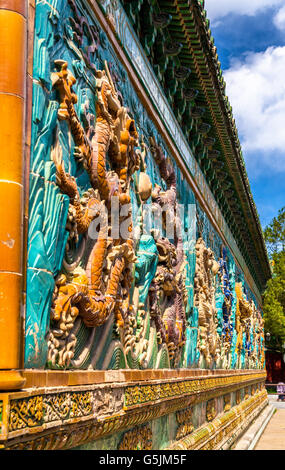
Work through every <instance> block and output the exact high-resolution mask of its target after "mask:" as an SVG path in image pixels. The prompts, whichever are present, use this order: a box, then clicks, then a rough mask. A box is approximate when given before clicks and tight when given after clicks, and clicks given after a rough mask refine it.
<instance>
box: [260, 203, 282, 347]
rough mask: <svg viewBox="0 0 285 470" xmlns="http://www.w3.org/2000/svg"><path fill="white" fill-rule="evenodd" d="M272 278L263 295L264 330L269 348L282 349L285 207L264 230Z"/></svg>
mask: <svg viewBox="0 0 285 470" xmlns="http://www.w3.org/2000/svg"><path fill="white" fill-rule="evenodd" d="M264 238H265V242H266V246H267V249H268V254H269V257H270V259H271V263H272V268H273V276H272V279H270V281H268V284H267V289H266V291H265V294H264V303H263V309H264V328H265V333H270V335H271V340H270V346H273V347H275V348H277V349H282V346H283V344H284V343H285V207H283V208H282V209H280V210H279V211H278V216H277V217H274V219H273V220H272V222H271V223H270V224H269V225H268V226H267V227H266V228H265V230H264Z"/></svg>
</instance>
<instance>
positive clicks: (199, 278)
mask: <svg viewBox="0 0 285 470" xmlns="http://www.w3.org/2000/svg"><path fill="white" fill-rule="evenodd" d="M218 271H219V264H218V263H217V261H216V260H215V257H214V253H213V251H212V250H211V249H210V248H207V247H206V245H205V242H204V240H203V239H202V238H199V239H198V240H197V243H196V269H195V278H194V306H195V307H197V309H198V314H199V320H198V326H199V340H198V348H199V351H200V353H201V354H202V357H203V358H204V360H205V362H206V364H207V366H210V365H211V364H212V362H213V361H218V359H219V356H220V352H221V344H220V337H219V335H218V333H217V325H218V322H217V309H216V304H215V286H214V279H215V276H216V274H218ZM200 361H201V357H200Z"/></svg>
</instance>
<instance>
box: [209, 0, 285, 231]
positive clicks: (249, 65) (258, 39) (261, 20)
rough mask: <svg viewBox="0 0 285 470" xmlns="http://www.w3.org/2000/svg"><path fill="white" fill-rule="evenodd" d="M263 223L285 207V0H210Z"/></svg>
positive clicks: (215, 34)
mask: <svg viewBox="0 0 285 470" xmlns="http://www.w3.org/2000/svg"><path fill="white" fill-rule="evenodd" d="M205 8H206V10H207V12H208V18H209V20H210V28H211V31H212V35H213V37H214V39H215V45H216V47H217V49H218V55H219V60H220V62H221V66H222V70H223V74H224V78H225V81H226V83H227V88H226V93H227V95H228V97H229V99H230V103H231V105H232V107H233V115H234V118H235V120H236V124H237V128H238V133H239V138H240V141H241V145H242V149H243V156H244V159H245V162H246V168H247V172H248V177H249V181H250V186H251V190H252V193H253V197H254V200H255V203H256V206H257V210H258V213H259V216H260V221H261V225H262V226H263V227H264V226H265V225H266V224H268V223H270V221H271V220H272V218H273V217H274V216H276V215H277V213H278V209H280V208H281V207H283V206H285V0H205Z"/></svg>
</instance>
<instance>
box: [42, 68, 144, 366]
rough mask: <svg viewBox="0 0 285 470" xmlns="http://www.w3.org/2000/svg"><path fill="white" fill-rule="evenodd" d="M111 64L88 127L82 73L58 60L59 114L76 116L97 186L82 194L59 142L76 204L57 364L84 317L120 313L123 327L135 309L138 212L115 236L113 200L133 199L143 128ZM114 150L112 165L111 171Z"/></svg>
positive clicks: (55, 326) (54, 353)
mask: <svg viewBox="0 0 285 470" xmlns="http://www.w3.org/2000/svg"><path fill="white" fill-rule="evenodd" d="M105 65H106V71H100V70H98V71H96V81H97V82H96V83H97V90H98V95H97V99H96V121H95V127H92V126H91V125H90V126H88V127H87V130H86V131H85V129H84V128H83V126H82V125H81V122H80V120H79V118H78V116H77V114H76V111H75V107H74V104H75V103H76V102H77V97H76V94H75V93H74V92H73V91H72V87H73V85H74V84H75V83H76V79H75V78H74V77H73V75H72V74H71V72H70V71H69V70H68V68H67V66H68V64H67V62H64V61H61V60H57V61H55V66H56V68H57V71H56V72H54V73H53V74H52V82H53V86H54V88H55V89H56V90H57V91H58V96H59V101H60V106H59V110H58V119H59V120H66V121H67V122H68V124H69V129H70V133H71V135H72V137H73V140H74V143H75V151H74V156H75V157H76V158H77V160H78V161H79V162H81V163H82V164H83V166H84V168H85V169H86V170H87V172H88V174H89V177H90V182H91V188H90V189H89V190H88V191H87V192H86V193H85V194H83V197H82V198H81V199H80V194H79V190H78V187H77V183H76V180H75V178H74V177H73V176H71V175H70V174H68V173H67V172H66V171H65V168H64V163H63V161H62V158H61V150H60V145H59V143H58V141H57V142H56V145H55V147H54V150H53V152H52V159H53V161H54V163H55V166H56V178H57V184H58V186H59V187H60V189H61V191H62V192H63V193H64V194H66V195H68V196H69V200H70V208H69V220H68V221H67V226H66V228H67V230H68V231H69V239H68V242H67V247H66V255H65V260H64V262H63V272H61V273H60V275H59V276H58V277H57V279H56V285H55V290H54V297H53V303H52V308H51V320H52V328H51V331H50V335H49V341H48V345H49V351H48V361H49V362H50V363H51V364H52V365H53V366H54V365H56V364H58V365H59V366H60V367H67V366H69V364H70V361H71V360H72V358H73V356H74V349H75V345H76V336H75V334H74V333H73V327H74V321H75V319H76V318H77V316H80V317H81V319H82V321H83V322H84V324H85V325H86V326H87V327H90V328H94V327H97V326H100V325H102V324H104V323H105V322H106V321H107V319H108V318H109V317H110V315H111V314H112V313H114V315H115V318H116V322H117V325H118V326H119V327H121V328H123V327H124V322H125V320H126V319H127V315H128V312H129V310H131V306H130V305H129V304H130V302H129V299H130V288H131V284H132V273H133V263H134V262H135V260H136V257H135V251H134V242H133V239H132V222H131V217H130V215H131V214H130V209H129V210H127V213H126V215H125V216H124V217H120V222H123V221H125V223H127V224H128V227H127V234H128V236H127V238H122V236H121V235H120V234H119V235H118V237H117V238H112V237H111V235H110V228H111V199H112V197H117V199H118V204H119V209H120V208H121V206H123V205H125V204H129V203H130V195H129V185H130V178H131V175H132V174H133V173H134V172H135V171H136V170H137V169H138V167H139V158H138V155H137V153H136V152H135V147H136V145H137V144H138V134H137V131H136V127H135V123H134V121H133V120H132V119H131V118H130V117H129V115H128V113H127V110H126V108H124V107H123V106H121V104H120V101H119V99H118V95H117V93H116V90H115V88H114V85H113V82H112V79H111V76H110V73H109V70H108V66H107V64H105ZM86 114H87V119H86V120H87V122H89V123H90V122H92V119H91V118H90V117H91V116H90V115H88V110H87V111H86ZM107 152H108V157H109V159H110V166H111V168H112V169H111V170H110V171H107V169H106V159H107ZM98 215H100V223H99V228H98V231H99V234H98V233H97V236H96V237H94V239H92V238H93V237H90V236H89V235H90V233H89V231H88V230H89V228H90V224H91V222H92V221H93V220H94V219H95V217H97V216H98ZM79 237H80V240H79ZM78 241H79V243H78ZM78 245H79V248H77V249H76V250H75V251H76V256H75V258H76V259H75V261H74V260H72V262H70V258H72V256H70V252H72V251H74V250H72V247H73V248H74V247H78ZM73 258H74V256H73Z"/></svg>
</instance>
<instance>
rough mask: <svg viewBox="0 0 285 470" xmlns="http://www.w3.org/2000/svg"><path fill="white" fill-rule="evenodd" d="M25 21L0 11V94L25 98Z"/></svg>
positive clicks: (21, 17)
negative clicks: (10, 94) (11, 94)
mask: <svg viewBox="0 0 285 470" xmlns="http://www.w3.org/2000/svg"><path fill="white" fill-rule="evenodd" d="M25 41H26V20H25V19H24V17H23V16H22V15H20V14H19V13H14V12H11V11H10V10H0V93H13V94H16V95H20V96H22V97H24V96H25V87H26V83H25V70H26V57H25V47H23V44H25Z"/></svg>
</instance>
